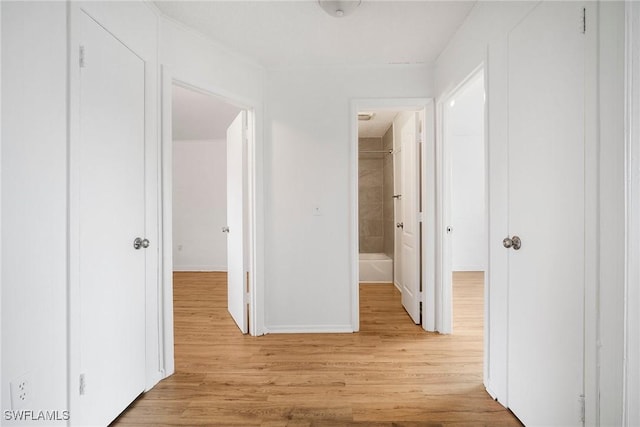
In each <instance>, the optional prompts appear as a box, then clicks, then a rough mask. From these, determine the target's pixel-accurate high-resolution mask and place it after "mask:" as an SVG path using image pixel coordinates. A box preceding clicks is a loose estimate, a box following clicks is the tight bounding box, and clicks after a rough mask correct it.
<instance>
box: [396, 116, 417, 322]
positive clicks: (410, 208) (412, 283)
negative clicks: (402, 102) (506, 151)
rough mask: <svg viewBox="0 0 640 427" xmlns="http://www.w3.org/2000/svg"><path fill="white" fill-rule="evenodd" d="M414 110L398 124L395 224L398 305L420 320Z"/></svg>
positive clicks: (413, 317) (415, 123) (415, 126)
mask: <svg viewBox="0 0 640 427" xmlns="http://www.w3.org/2000/svg"><path fill="white" fill-rule="evenodd" d="M418 114H419V113H417V112H410V113H409V114H408V116H407V119H406V120H405V121H404V123H402V125H401V128H400V138H401V140H400V147H401V152H400V156H401V162H402V170H401V173H400V185H401V193H400V194H401V195H402V196H401V198H400V204H401V206H402V208H401V216H400V218H401V221H400V222H398V223H397V224H396V227H397V228H399V229H400V233H398V236H399V238H400V245H399V246H400V269H401V272H400V275H399V277H400V279H401V283H400V289H401V290H402V305H403V306H404V308H405V310H407V313H409V316H411V319H412V320H413V321H414V322H415V323H416V324H420V320H421V319H420V223H419V221H418V217H419V214H420V212H419V210H420V208H419V207H420V185H419V183H420V177H419V171H420V169H419V167H420V163H419V162H420V156H419V153H418V142H419V139H420V130H419V124H420V120H419V117H418Z"/></svg>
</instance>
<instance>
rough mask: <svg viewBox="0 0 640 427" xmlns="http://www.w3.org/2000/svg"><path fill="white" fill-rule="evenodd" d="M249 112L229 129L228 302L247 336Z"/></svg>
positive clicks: (243, 114)
mask: <svg viewBox="0 0 640 427" xmlns="http://www.w3.org/2000/svg"><path fill="white" fill-rule="evenodd" d="M246 168H247V112H246V111H245V110H243V111H241V112H240V114H238V116H237V117H236V118H235V119H234V120H233V122H232V123H231V125H230V126H229V128H228V129H227V224H228V225H227V227H226V228H225V229H224V231H225V232H226V233H227V299H228V304H227V307H228V310H229V313H230V314H231V317H233V320H234V321H235V322H236V324H237V325H238V328H240V330H241V331H242V333H243V334H246V333H248V332H249V319H248V318H249V307H248V302H249V299H248V298H247V295H248V289H247V286H248V281H249V279H248V269H247V265H248V263H247V256H246V252H247V251H246V239H245V236H246V230H247V227H246V224H247V221H246V216H245V213H246V198H247V179H246V174H245V171H246Z"/></svg>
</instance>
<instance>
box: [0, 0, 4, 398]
mask: <svg viewBox="0 0 640 427" xmlns="http://www.w3.org/2000/svg"><path fill="white" fill-rule="evenodd" d="M1 97H2V2H0V242H2V104H3V102H2V99H1ZM0 277H2V245H0ZM0 307H2V284H1V283H0ZM0 331H2V316H0ZM1 366H2V340H1V339H0V367H1ZM0 369H1V368H0ZM2 390H4V387H0V402H3V400H2Z"/></svg>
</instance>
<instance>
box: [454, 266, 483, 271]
mask: <svg viewBox="0 0 640 427" xmlns="http://www.w3.org/2000/svg"><path fill="white" fill-rule="evenodd" d="M451 270H452V271H484V270H485V268H484V266H482V265H454V266H453V267H452V268H451Z"/></svg>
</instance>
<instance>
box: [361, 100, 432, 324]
mask: <svg viewBox="0 0 640 427" xmlns="http://www.w3.org/2000/svg"><path fill="white" fill-rule="evenodd" d="M352 117H353V119H354V120H353V135H354V136H355V137H354V142H353V146H352V155H353V157H352V158H353V159H354V160H353V163H352V167H353V177H354V179H353V187H352V188H353V193H352V194H354V197H353V198H352V209H353V210H352V212H353V216H352V220H353V225H354V227H353V230H354V231H355V233H354V236H353V245H352V250H353V252H352V253H353V255H352V256H353V258H352V259H353V264H352V265H353V272H354V274H353V283H354V288H353V301H354V305H353V324H354V330H355V331H357V330H359V309H360V303H359V291H360V284H361V283H362V284H372V283H393V284H394V285H395V287H396V289H397V291H398V292H400V293H401V301H402V305H403V307H404V308H405V310H406V312H407V314H408V315H409V316H408V319H407V321H412V322H413V323H416V324H422V325H423V328H425V329H426V328H427V327H428V326H429V325H430V323H431V322H424V321H423V316H422V314H423V312H422V311H423V307H424V306H425V304H424V302H425V300H426V293H423V288H424V287H425V286H426V285H427V280H426V273H425V272H426V271H429V272H430V271H431V270H430V269H426V268H424V267H425V264H426V263H428V262H430V261H429V260H428V255H429V254H430V253H433V252H432V251H429V250H427V249H426V248H424V247H423V240H424V236H425V234H424V233H423V227H425V226H426V221H425V219H427V218H429V219H430V218H432V215H430V214H427V213H426V212H424V211H423V208H422V206H423V203H424V201H425V194H428V195H429V196H430V197H432V195H433V192H432V191H428V190H427V184H426V183H427V182H429V185H431V184H432V181H431V180H429V179H427V175H428V173H425V171H427V170H433V169H432V167H431V169H429V165H430V164H431V165H432V164H433V163H427V162H426V161H425V158H428V159H429V162H432V161H433V159H432V157H433V156H427V155H426V154H425V153H427V152H432V149H433V138H432V135H433V133H432V132H430V131H431V130H432V126H428V125H427V123H430V121H431V122H432V121H433V109H432V108H431V103H430V100H417V99H404V100H371V101H356V102H354V103H353V105H352ZM425 135H429V137H425ZM423 142H426V145H427V147H429V148H425V144H424V143H423Z"/></svg>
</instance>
